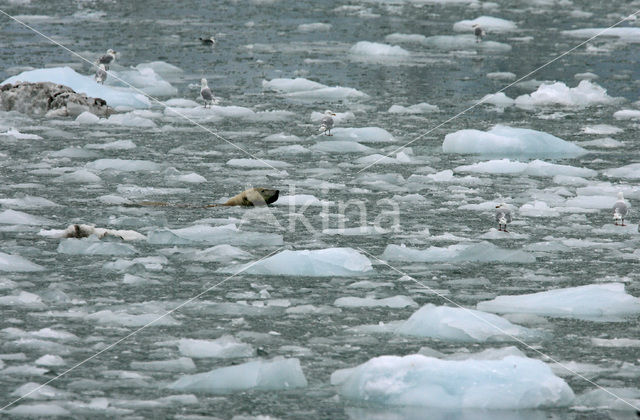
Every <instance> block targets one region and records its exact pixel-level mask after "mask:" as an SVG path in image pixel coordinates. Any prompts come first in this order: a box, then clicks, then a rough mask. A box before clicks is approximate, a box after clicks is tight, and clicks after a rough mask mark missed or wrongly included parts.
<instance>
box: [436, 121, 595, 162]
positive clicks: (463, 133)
mask: <svg viewBox="0 0 640 420" xmlns="http://www.w3.org/2000/svg"><path fill="white" fill-rule="evenodd" d="M442 151H443V152H444V153H459V154H479V155H492V156H527V157H577V156H581V155H584V154H586V153H588V152H587V150H585V149H583V148H582V147H580V146H576V145H575V144H573V143H569V142H568V141H566V140H563V139H561V138H558V137H556V136H553V135H551V134H549V133H545V132H543V131H537V130H530V129H527V128H514V127H508V126H505V125H496V126H494V127H493V128H491V129H490V130H488V131H480V130H460V131H456V132H455V133H451V134H447V135H446V136H445V138H444V142H443V143H442Z"/></svg>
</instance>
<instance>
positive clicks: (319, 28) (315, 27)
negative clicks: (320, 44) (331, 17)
mask: <svg viewBox="0 0 640 420" xmlns="http://www.w3.org/2000/svg"><path fill="white" fill-rule="evenodd" d="M330 30H331V24H330V23H321V22H315V23H303V24H301V25H298V31H300V32H328V31H330Z"/></svg>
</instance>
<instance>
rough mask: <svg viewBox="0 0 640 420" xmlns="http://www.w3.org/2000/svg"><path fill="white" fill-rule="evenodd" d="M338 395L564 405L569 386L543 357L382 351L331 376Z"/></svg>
mask: <svg viewBox="0 0 640 420" xmlns="http://www.w3.org/2000/svg"><path fill="white" fill-rule="evenodd" d="M331 383H332V384H333V385H335V386H338V392H339V394H340V395H341V396H342V397H344V398H347V399H350V400H358V401H366V402H368V403H375V404H383V405H395V406H400V405H408V406H427V407H434V408H446V409H464V408H482V409H527V408H539V407H565V406H568V405H570V404H571V403H572V402H573V400H574V394H573V391H572V390H571V388H569V385H567V383H566V382H565V381H564V380H562V379H561V378H559V377H557V376H555V375H554V374H553V372H552V371H551V369H550V368H549V366H547V365H546V364H545V363H544V362H541V361H540V360H535V359H529V358H527V357H521V356H506V357H504V358H501V359H494V360H477V359H467V360H441V359H437V358H434V357H427V356H423V355H421V354H411V355H408V356H404V357H399V356H380V357H376V358H373V359H371V360H369V361H368V362H365V363H363V364H361V365H359V366H356V367H354V368H350V369H342V370H338V371H336V372H334V373H333V374H332V375H331Z"/></svg>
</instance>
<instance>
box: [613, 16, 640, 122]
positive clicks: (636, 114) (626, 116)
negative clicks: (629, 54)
mask: <svg viewBox="0 0 640 420" xmlns="http://www.w3.org/2000/svg"><path fill="white" fill-rule="evenodd" d="M638 29H640V28H638ZM613 118H615V119H616V120H640V111H639V110H637V109H622V110H620V111H616V112H614V113H613Z"/></svg>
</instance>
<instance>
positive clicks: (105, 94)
mask: <svg viewBox="0 0 640 420" xmlns="http://www.w3.org/2000/svg"><path fill="white" fill-rule="evenodd" d="M18 81H22V82H32V83H36V82H53V83H57V84H60V85H65V86H68V87H70V88H71V89H73V90H74V91H76V92H77V93H84V94H86V95H87V96H89V97H93V98H102V99H104V100H105V101H107V105H109V106H111V107H117V106H124V107H131V108H149V107H150V106H151V102H149V100H148V99H147V98H146V97H145V96H144V95H142V94H140V93H137V92H135V91H134V90H132V89H129V88H113V87H109V86H104V85H101V84H99V83H97V82H96V81H95V80H94V79H93V77H91V76H84V75H81V74H79V73H76V71H75V70H73V69H72V68H70V67H53V68H48V69H37V70H30V71H25V72H22V73H20V74H18V75H16V76H13V77H10V78H8V79H6V80H5V81H3V82H2V83H0V84H1V85H4V84H5V83H16V82H18Z"/></svg>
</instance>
